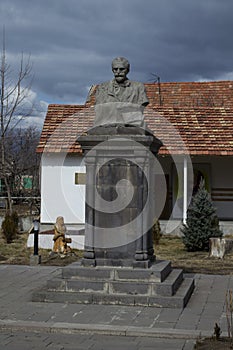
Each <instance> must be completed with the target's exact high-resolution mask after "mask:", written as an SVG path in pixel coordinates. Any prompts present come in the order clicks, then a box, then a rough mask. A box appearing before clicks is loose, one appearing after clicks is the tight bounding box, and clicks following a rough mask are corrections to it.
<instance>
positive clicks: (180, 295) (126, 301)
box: [32, 278, 194, 308]
mask: <svg viewBox="0 0 233 350" xmlns="http://www.w3.org/2000/svg"><path fill="white" fill-rule="evenodd" d="M193 289H194V281H193V279H192V278H185V279H184V280H183V282H182V284H181V286H180V288H179V290H178V292H177V293H176V294H175V295H173V296H162V295H154V296H146V295H129V294H128V295H127V294H117V293H115V294H106V293H99V292H93V293H91V292H90V293H87V292H70V293H69V292H66V291H52V290H50V291H49V290H47V289H44V290H41V291H38V292H34V294H33V299H32V300H33V301H37V302H57V303H71V304H72V303H74V304H111V305H132V306H133V305H135V306H151V307H168V308H184V307H185V305H186V304H187V302H188V300H189V298H190V296H191V294H192V292H193Z"/></svg>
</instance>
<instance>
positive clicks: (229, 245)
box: [210, 237, 233, 259]
mask: <svg viewBox="0 0 233 350" xmlns="http://www.w3.org/2000/svg"><path fill="white" fill-rule="evenodd" d="M232 250H233V238H216V237H213V238H210V257H215V258H220V259H223V257H224V255H225V254H227V253H229V252H231V251H232Z"/></svg>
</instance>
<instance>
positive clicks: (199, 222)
mask: <svg viewBox="0 0 233 350" xmlns="http://www.w3.org/2000/svg"><path fill="white" fill-rule="evenodd" d="M181 232H182V233H183V237H182V240H183V243H184V245H185V247H186V249H187V250H188V251H208V250H209V239H210V238H211V237H222V235H223V232H222V231H221V230H220V228H219V220H218V217H217V215H216V209H215V208H214V206H213V204H212V200H211V197H210V194H209V192H208V191H207V190H206V188H205V182H204V180H201V182H200V185H199V188H198V191H197V193H196V194H195V195H194V196H193V198H192V201H191V204H190V206H189V208H188V211H187V221H186V224H184V225H183V227H182V228H181Z"/></svg>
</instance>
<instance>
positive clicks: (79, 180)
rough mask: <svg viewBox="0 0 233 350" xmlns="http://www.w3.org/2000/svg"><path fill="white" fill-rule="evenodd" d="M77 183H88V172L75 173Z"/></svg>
mask: <svg viewBox="0 0 233 350" xmlns="http://www.w3.org/2000/svg"><path fill="white" fill-rule="evenodd" d="M74 183H75V185H86V173H75V181H74Z"/></svg>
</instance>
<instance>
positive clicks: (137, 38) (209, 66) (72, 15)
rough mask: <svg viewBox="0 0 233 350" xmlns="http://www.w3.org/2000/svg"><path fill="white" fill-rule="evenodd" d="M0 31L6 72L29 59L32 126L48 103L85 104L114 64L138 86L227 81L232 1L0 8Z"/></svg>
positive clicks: (78, 0)
mask: <svg viewBox="0 0 233 350" xmlns="http://www.w3.org/2000/svg"><path fill="white" fill-rule="evenodd" d="M0 23H1V24H2V25H5V32H6V35H5V36H6V53H7V58H8V62H9V63H10V64H11V65H12V67H14V68H15V67H17V62H19V57H20V56H19V55H20V54H21V52H22V51H23V52H24V54H25V55H27V54H30V55H31V61H32V63H33V73H34V76H35V77H34V80H33V85H32V93H31V98H32V99H33V101H34V102H35V103H36V105H37V106H38V110H39V111H40V112H41V113H39V114H38V118H37V122H38V123H39V124H40V121H42V120H43V116H44V111H45V110H46V108H47V104H48V103H62V104H66V103H72V104H80V103H84V102H85V99H86V97H87V94H88V90H89V88H90V86H91V85H93V84H98V83H100V82H103V81H106V80H109V79H111V78H112V72H111V61H112V59H113V58H114V57H116V56H124V57H126V58H128V59H129V61H130V63H131V72H130V74H129V78H130V79H132V80H138V81H142V82H150V81H153V76H152V73H154V74H156V75H158V76H159V77H160V79H161V81H162V82H163V81H200V80H226V79H233V39H232V36H233V0H39V1H38V0H37V1H36V0H20V1H19V0H1V1H0ZM0 29H1V28H0ZM1 32H2V30H1ZM0 37H2V35H1V36H0ZM1 41H2V40H1ZM35 117H36V116H35Z"/></svg>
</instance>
